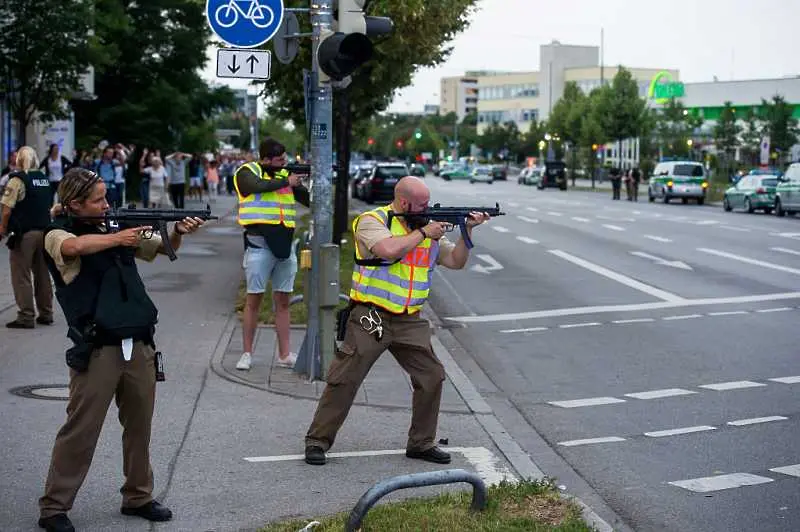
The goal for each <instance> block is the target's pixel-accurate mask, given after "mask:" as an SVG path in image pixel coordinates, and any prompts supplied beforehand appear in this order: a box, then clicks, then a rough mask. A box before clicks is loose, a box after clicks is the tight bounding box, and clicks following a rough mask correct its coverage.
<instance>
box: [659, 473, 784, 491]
mask: <svg viewBox="0 0 800 532" xmlns="http://www.w3.org/2000/svg"><path fill="white" fill-rule="evenodd" d="M773 480H774V479H771V478H768V477H761V476H758V475H751V474H750V473H731V474H729V475H717V476H714V477H701V478H690V479H688V480H678V481H675V482H670V484H672V485H673V486H677V487H679V488H683V489H686V490H689V491H694V492H696V493H708V492H709V491H719V490H726V489H730V488H739V487H741V486H755V485H757V484H766V483H767V482H772V481H773Z"/></svg>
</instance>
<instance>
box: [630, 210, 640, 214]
mask: <svg viewBox="0 0 800 532" xmlns="http://www.w3.org/2000/svg"><path fill="white" fill-rule="evenodd" d="M631 212H632V213H633V214H642V211H631Z"/></svg>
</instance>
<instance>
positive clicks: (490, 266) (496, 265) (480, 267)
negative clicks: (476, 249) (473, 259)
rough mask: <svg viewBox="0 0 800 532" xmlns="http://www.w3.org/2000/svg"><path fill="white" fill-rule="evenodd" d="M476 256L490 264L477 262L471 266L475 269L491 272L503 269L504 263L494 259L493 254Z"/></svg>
mask: <svg viewBox="0 0 800 532" xmlns="http://www.w3.org/2000/svg"><path fill="white" fill-rule="evenodd" d="M476 256H477V257H478V258H479V259H481V260H482V261H483V262H485V263H486V264H488V266H484V265H483V264H476V265H475V266H473V267H472V268H470V269H471V270H473V271H476V272H481V273H485V274H489V273H491V272H494V271H497V270H502V269H503V265H502V264H500V263H499V262H497V261H496V260H494V257H492V256H491V255H476Z"/></svg>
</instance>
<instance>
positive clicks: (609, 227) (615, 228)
mask: <svg viewBox="0 0 800 532" xmlns="http://www.w3.org/2000/svg"><path fill="white" fill-rule="evenodd" d="M603 227H605V228H606V229H611V230H612V231H624V230H625V228H624V227H620V226H618V225H611V224H603Z"/></svg>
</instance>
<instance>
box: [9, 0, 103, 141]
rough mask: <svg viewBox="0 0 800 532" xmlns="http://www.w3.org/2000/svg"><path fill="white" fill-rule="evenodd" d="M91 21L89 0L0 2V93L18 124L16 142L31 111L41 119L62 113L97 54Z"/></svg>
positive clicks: (23, 135) (29, 117)
mask: <svg viewBox="0 0 800 532" xmlns="http://www.w3.org/2000/svg"><path fill="white" fill-rule="evenodd" d="M91 25H92V2H91V1H90V0H78V1H72V2H65V1H63V0H36V1H34V0H19V1H17V2H11V1H5V2H2V3H0V54H2V56H3V60H2V61H0V80H2V81H0V83H2V85H0V96H2V93H5V98H6V101H7V102H8V104H9V108H10V109H11V113H12V115H13V116H14V118H15V119H16V120H17V122H18V123H19V127H20V131H19V137H18V138H19V142H20V144H24V143H25V130H26V128H27V126H28V124H30V123H31V121H32V120H33V118H34V116H35V114H36V112H39V113H41V117H42V119H43V120H45V121H50V120H53V119H56V118H65V117H66V116H67V114H68V111H67V110H66V106H65V103H66V101H67V100H69V99H70V98H71V97H72V96H73V95H74V94H75V93H76V92H78V90H79V88H80V82H81V76H82V75H83V74H85V73H86V72H87V70H88V67H89V65H90V64H91V63H92V61H93V60H96V59H97V58H98V55H97V54H98V49H97V47H96V46H95V45H96V44H97V40H96V39H95V38H91V37H90V36H89V30H90V28H91Z"/></svg>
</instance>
